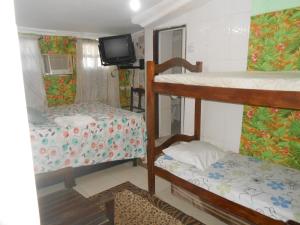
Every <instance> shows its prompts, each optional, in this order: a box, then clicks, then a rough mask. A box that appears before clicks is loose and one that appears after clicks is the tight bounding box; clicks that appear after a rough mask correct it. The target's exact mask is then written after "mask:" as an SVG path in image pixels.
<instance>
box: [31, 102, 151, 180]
mask: <svg viewBox="0 0 300 225" xmlns="http://www.w3.org/2000/svg"><path fill="white" fill-rule="evenodd" d="M72 116H75V117H74V118H75V119H76V120H77V121H75V122H74V123H73V124H72V123H70V124H66V125H59V124H57V122H55V121H57V119H60V120H62V121H64V119H65V118H67V119H68V118H70V117H72ZM44 117H45V118H46V120H45V121H43V122H42V123H39V124H30V135H31V146H32V153H33V162H34V170H35V173H36V174H39V173H44V172H51V171H56V170H59V169H63V168H65V167H79V166H87V165H94V164H97V163H102V162H108V161H115V160H123V159H132V158H144V157H145V155H146V142H147V134H146V124H145V121H144V119H143V115H142V114H137V113H133V112H130V111H127V110H122V109H118V108H113V107H110V106H108V105H105V104H102V103H99V102H93V103H80V104H73V105H68V106H59V107H53V108H50V109H49V111H48V112H47V113H45V115H44ZM85 117H88V118H92V121H93V122H88V120H86V121H84V120H82V121H78V119H79V120H80V118H85Z"/></svg>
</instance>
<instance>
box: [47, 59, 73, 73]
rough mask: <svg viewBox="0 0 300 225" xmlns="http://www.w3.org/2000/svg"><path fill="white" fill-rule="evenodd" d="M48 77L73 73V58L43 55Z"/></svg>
mask: <svg viewBox="0 0 300 225" xmlns="http://www.w3.org/2000/svg"><path fill="white" fill-rule="evenodd" d="M43 62H44V73H45V74H46V75H67V74H72V73H73V65H72V56H71V55H59V54H45V55H43Z"/></svg>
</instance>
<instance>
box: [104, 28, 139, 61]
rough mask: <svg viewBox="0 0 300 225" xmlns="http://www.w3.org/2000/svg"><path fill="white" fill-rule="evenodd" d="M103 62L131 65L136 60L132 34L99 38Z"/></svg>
mask: <svg viewBox="0 0 300 225" xmlns="http://www.w3.org/2000/svg"><path fill="white" fill-rule="evenodd" d="M99 52H100V56H101V63H102V65H104V66H109V65H129V64H132V63H134V62H135V61H136V58H135V51H134V46H133V42H132V39H131V35H130V34H125V35H118V36H110V37H102V38H99Z"/></svg>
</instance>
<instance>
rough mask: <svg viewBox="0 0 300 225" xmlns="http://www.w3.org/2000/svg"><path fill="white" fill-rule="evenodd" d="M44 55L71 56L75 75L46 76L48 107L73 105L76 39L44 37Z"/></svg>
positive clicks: (40, 42)
mask: <svg viewBox="0 0 300 225" xmlns="http://www.w3.org/2000/svg"><path fill="white" fill-rule="evenodd" d="M39 45H40V49H41V53H42V54H71V55H72V56H73V71H74V73H73V75H64V74H62V75H59V76H44V84H45V89H46V95H47V100H48V106H57V105H64V104H72V103H74V100H75V95H76V71H75V69H76V64H75V62H76V60H75V58H76V39H75V38H73V37H63V36H43V37H42V38H40V40H39Z"/></svg>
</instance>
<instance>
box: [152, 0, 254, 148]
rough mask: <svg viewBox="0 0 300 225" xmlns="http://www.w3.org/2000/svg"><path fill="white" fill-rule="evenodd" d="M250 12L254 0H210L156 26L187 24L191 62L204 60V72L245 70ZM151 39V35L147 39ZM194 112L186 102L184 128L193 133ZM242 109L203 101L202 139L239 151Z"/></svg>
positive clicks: (239, 106) (188, 52) (192, 107)
mask: <svg viewBox="0 0 300 225" xmlns="http://www.w3.org/2000/svg"><path fill="white" fill-rule="evenodd" d="M250 15H251V0H227V1H224V0H211V1H209V2H208V3H206V4H205V5H203V6H202V7H201V8H198V9H195V10H193V11H190V12H189V13H186V14H184V15H182V16H180V17H177V18H175V19H172V20H171V21H168V22H167V23H164V24H161V25H159V26H157V27H155V29H158V28H165V27H170V26H178V25H182V24H186V26H187V59H188V60H189V61H191V62H195V61H196V60H200V61H203V65H204V71H243V70H244V71H245V70H246V66H247V52H248V37H249V27H250ZM146 30H147V29H146ZM148 30H151V28H148ZM148 32H149V31H148ZM146 39H147V37H146ZM149 39H150V37H148V41H149ZM146 46H148V48H146V55H148V56H149V54H150V53H148V52H147V49H149V48H150V47H149V43H148V44H147V43H146ZM193 112H194V106H193V101H187V105H186V111H185V115H186V118H185V121H184V122H185V126H184V131H185V133H187V134H192V133H193V127H194V125H193V123H194V121H193ZM242 112H243V107H242V106H241V105H233V104H225V103H215V102H208V101H204V102H203V103H202V121H201V122H202V123H201V138H202V140H206V141H209V142H212V143H213V144H215V145H218V146H220V147H222V148H224V149H226V150H231V151H236V152H237V151H238V149H239V142H240V134H241V123H242Z"/></svg>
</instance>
